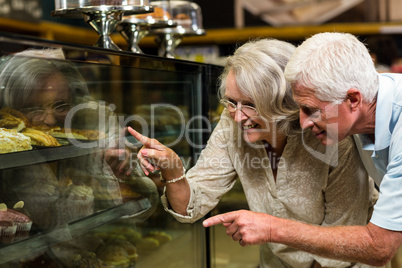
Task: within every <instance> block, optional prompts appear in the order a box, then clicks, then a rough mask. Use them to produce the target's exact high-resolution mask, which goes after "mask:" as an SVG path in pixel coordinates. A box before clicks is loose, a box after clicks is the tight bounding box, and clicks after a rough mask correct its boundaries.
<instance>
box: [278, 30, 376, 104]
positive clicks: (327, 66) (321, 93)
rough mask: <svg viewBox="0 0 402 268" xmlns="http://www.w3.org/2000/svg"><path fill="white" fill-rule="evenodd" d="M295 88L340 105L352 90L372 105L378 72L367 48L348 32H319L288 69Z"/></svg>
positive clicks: (288, 78) (302, 47)
mask: <svg viewBox="0 0 402 268" xmlns="http://www.w3.org/2000/svg"><path fill="white" fill-rule="evenodd" d="M285 77H286V79H287V81H288V82H289V83H290V84H291V85H292V86H302V87H305V88H308V89H312V90H314V91H315V94H316V96H317V98H318V99H320V100H322V101H329V102H331V103H334V104H339V103H340V102H342V101H343V100H345V98H346V94H347V91H348V90H349V89H351V88H355V89H358V90H359V91H360V92H361V93H362V95H363V100H364V101H366V102H372V101H373V100H374V98H375V97H376V94H377V91H378V73H377V71H376V69H375V67H374V62H373V60H372V58H371V56H370V53H369V51H368V49H367V48H366V46H365V45H364V44H363V43H362V42H360V41H359V40H358V39H357V38H356V37H355V36H353V35H351V34H348V33H335V32H333V33H319V34H316V35H314V36H312V37H310V38H308V39H307V40H306V41H304V42H303V43H302V44H301V45H300V46H299V47H298V48H297V49H296V52H295V53H294V54H293V56H292V57H291V59H290V60H289V63H288V64H287V66H286V69H285Z"/></svg>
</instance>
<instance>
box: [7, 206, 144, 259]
mask: <svg viewBox="0 0 402 268" xmlns="http://www.w3.org/2000/svg"><path fill="white" fill-rule="evenodd" d="M150 208H151V204H150V202H149V200H148V199H141V200H136V201H129V202H126V203H124V204H122V205H119V206H116V207H113V208H110V209H107V210H104V211H101V212H97V213H95V214H93V215H91V216H88V217H86V218H82V219H80V220H77V221H74V222H71V223H69V224H68V225H67V226H65V227H64V228H59V229H55V230H52V231H49V232H45V233H38V234H36V235H34V236H31V237H30V238H28V239H25V240H22V241H19V242H16V243H13V244H11V245H8V244H6V245H4V247H1V246H0V249H1V250H0V265H1V264H3V263H7V262H10V261H12V260H15V259H19V258H22V257H24V256H29V255H31V254H33V253H35V252H38V251H41V250H43V249H46V248H48V247H49V246H51V245H54V244H57V243H60V242H63V241H67V240H70V239H71V238H73V237H76V236H79V235H81V234H84V233H86V232H88V230H91V229H94V228H96V227H99V226H101V225H104V224H108V223H111V222H113V221H116V220H117V219H121V218H127V217H130V218H135V217H137V216H138V217H140V216H141V215H142V214H143V213H145V212H146V211H147V210H149V209H150ZM127 215H130V216H127Z"/></svg>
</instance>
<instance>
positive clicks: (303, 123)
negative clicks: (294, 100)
mask: <svg viewBox="0 0 402 268" xmlns="http://www.w3.org/2000/svg"><path fill="white" fill-rule="evenodd" d="M299 117H300V127H301V128H302V129H309V128H311V127H313V126H314V122H313V120H312V119H311V117H310V116H308V115H307V114H305V113H303V112H302V111H300V116H299Z"/></svg>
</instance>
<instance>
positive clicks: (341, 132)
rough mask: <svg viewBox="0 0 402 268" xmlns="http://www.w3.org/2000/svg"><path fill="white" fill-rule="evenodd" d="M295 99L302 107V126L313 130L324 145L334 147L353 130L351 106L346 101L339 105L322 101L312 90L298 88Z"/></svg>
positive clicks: (294, 94) (294, 93)
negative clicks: (350, 116)
mask: <svg viewBox="0 0 402 268" xmlns="http://www.w3.org/2000/svg"><path fill="white" fill-rule="evenodd" d="M293 98H294V99H295V101H296V102H297V103H298V104H299V107H300V125H301V127H302V128H303V129H309V128H310V129H311V131H312V132H313V133H314V135H315V136H316V137H317V139H319V140H320V141H321V143H322V144H324V145H326V146H328V145H334V144H336V143H337V142H339V141H341V140H343V139H344V138H346V137H347V136H348V135H350V134H349V132H350V129H351V126H352V125H351V118H349V116H348V114H349V113H350V109H349V106H348V105H347V102H346V100H345V101H343V102H342V103H341V104H339V105H333V104H331V103H330V102H327V101H321V100H319V99H318V98H317V97H316V96H315V92H314V91H313V90H311V89H308V88H304V87H300V86H296V87H294V88H293Z"/></svg>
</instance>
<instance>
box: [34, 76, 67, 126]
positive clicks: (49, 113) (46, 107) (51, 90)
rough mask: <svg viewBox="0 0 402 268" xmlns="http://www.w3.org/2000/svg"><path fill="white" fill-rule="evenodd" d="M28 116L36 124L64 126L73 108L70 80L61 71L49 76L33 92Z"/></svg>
mask: <svg viewBox="0 0 402 268" xmlns="http://www.w3.org/2000/svg"><path fill="white" fill-rule="evenodd" d="M27 108H28V109H26V110H27V116H28V118H29V119H30V120H31V121H32V123H34V124H40V125H47V126H55V125H58V126H63V125H64V119H65V116H66V114H67V113H68V111H69V109H70V108H71V96H70V91H69V88H68V81H67V80H66V79H65V77H64V76H63V75H62V74H60V73H55V74H53V75H51V76H49V77H48V78H47V79H46V80H45V81H44V82H43V84H41V85H39V87H38V88H36V90H35V91H34V93H33V96H31V98H30V102H29V104H28V107H27Z"/></svg>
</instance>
